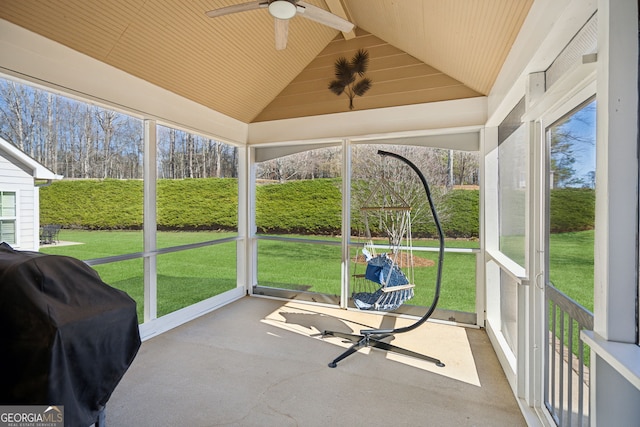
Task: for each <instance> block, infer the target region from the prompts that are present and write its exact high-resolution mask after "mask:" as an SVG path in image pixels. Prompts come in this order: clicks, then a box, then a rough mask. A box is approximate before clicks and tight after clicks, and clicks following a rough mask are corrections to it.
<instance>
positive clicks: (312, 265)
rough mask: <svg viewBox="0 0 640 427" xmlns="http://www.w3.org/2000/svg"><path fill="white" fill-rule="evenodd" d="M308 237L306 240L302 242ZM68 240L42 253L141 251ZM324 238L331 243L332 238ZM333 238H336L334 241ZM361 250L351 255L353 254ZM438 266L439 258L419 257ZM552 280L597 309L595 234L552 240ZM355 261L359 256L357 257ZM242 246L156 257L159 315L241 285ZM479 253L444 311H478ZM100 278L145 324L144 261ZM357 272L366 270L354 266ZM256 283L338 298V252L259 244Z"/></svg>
mask: <svg viewBox="0 0 640 427" xmlns="http://www.w3.org/2000/svg"><path fill="white" fill-rule="evenodd" d="M233 235H234V234H233V233H220V232H205V231H201V232H158V233H157V242H158V247H160V248H165V247H171V246H179V245H184V244H188V243H196V242H203V241H209V240H216V239H221V238H224V237H229V236H233ZM296 237H302V236H296ZM60 239H61V240H63V241H72V242H80V243H82V244H79V245H71V246H49V247H45V248H42V249H41V250H42V252H46V253H50V254H59V255H68V256H72V257H75V258H79V259H83V260H89V259H95V258H102V257H107V256H114V255H122V254H128V253H135V252H142V232H141V231H81V230H66V229H63V230H61V232H60ZM320 240H330V239H329V238H327V237H323V238H320ZM334 240H335V239H334ZM437 244H438V243H437V241H433V240H418V241H414V246H432V247H437ZM446 247H448V248H454V247H467V248H469V247H477V242H474V241H467V240H448V241H447V242H446ZM355 250H356V249H355V248H354V249H353V252H354V253H355ZM415 255H416V256H420V257H424V258H428V259H431V260H433V261H434V263H435V262H437V255H438V254H437V252H416V253H415ZM551 255H552V260H551V279H552V281H553V283H554V285H555V286H556V287H558V288H559V289H560V290H562V291H563V292H565V293H567V294H568V295H569V296H571V297H572V298H574V299H575V300H576V301H578V302H579V303H580V304H582V305H584V306H585V307H587V308H588V309H589V310H593V232H590V231H586V232H577V233H562V234H554V235H552V236H551ZM352 259H353V257H352ZM235 264H236V244H235V242H227V243H223V244H218V245H213V246H207V247H204V248H198V249H191V250H188V251H181V252H174V253H169V254H164V255H160V256H159V257H158V315H163V314H167V313H170V312H172V311H175V310H177V309H180V308H182V307H186V306H188V305H191V304H194V303H196V302H198V301H201V300H203V299H206V298H208V297H211V296H214V295H217V294H219V293H222V292H224V291H226V290H228V289H232V288H233V287H235V284H236V271H235ZM475 267H476V260H475V254H461V253H446V254H445V258H444V265H443V277H442V291H441V296H440V302H439V305H438V306H439V307H440V308H444V309H449V310H458V311H465V312H475V298H476V292H475ZM94 268H95V269H96V270H97V271H98V273H99V274H100V276H101V277H102V279H103V280H104V281H105V282H106V283H109V284H110V285H112V286H114V287H117V288H119V289H122V290H124V291H125V292H127V293H128V294H129V295H131V297H132V298H134V299H135V300H136V301H137V302H138V310H139V313H138V314H139V316H140V319H141V321H142V303H143V295H144V291H143V290H144V281H143V263H142V259H134V260H128V261H120V262H115V263H109V264H103V265H97V266H95V267H94ZM351 268H352V271H353V270H354V269H355V270H357V269H361V270H363V267H362V266H355V265H354V264H353V263H352V265H351ZM435 276H436V267H435V266H434V267H421V268H416V270H415V282H416V292H415V293H416V296H415V297H414V298H413V299H412V300H411V302H410V304H412V305H424V306H426V305H429V304H430V303H431V300H432V298H433V293H434V288H435ZM258 283H259V284H260V285H261V286H266V287H276V288H284V289H302V290H307V291H310V292H319V293H325V294H330V295H337V294H338V293H339V292H340V246H333V245H317V244H308V243H298V242H282V241H272V240H260V241H259V243H258Z"/></svg>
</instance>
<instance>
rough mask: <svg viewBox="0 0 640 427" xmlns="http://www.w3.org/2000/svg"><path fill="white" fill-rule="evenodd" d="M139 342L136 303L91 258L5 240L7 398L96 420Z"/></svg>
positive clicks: (1, 289)
mask: <svg viewBox="0 0 640 427" xmlns="http://www.w3.org/2000/svg"><path fill="white" fill-rule="evenodd" d="M139 348H140V333H139V330H138V318H137V315H136V303H135V301H134V300H133V299H131V298H130V297H129V296H128V295H127V294H126V293H124V292H122V291H120V290H118V289H115V288H112V287H110V286H109V285H107V284H105V283H104V282H103V281H102V280H100V277H99V276H98V274H97V273H96V271H95V270H93V269H92V268H91V267H89V266H88V265H86V264H85V263H84V262H82V261H80V260H77V259H74V258H70V257H65V256H58V255H46V254H43V253H39V252H21V251H15V250H13V249H12V248H11V247H10V246H9V245H7V244H6V243H2V244H0V372H1V373H0V404H5V405H6V404H14V405H64V416H65V425H66V426H89V425H91V424H93V423H94V422H95V421H96V419H97V417H98V414H99V411H100V410H101V409H102V408H103V407H104V405H105V404H106V403H107V400H108V399H109V397H110V396H111V393H112V392H113V390H114V389H115V387H116V385H117V384H118V383H119V382H120V379H121V378H122V376H123V375H124V373H125V372H126V370H127V369H128V368H129V366H130V365H131V363H132V362H133V359H134V357H135V355H136V353H137V352H138V349H139Z"/></svg>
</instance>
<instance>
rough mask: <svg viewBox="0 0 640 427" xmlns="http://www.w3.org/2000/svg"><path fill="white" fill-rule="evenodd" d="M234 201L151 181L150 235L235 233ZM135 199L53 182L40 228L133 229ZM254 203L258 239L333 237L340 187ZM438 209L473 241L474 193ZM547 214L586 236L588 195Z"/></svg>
mask: <svg viewBox="0 0 640 427" xmlns="http://www.w3.org/2000/svg"><path fill="white" fill-rule="evenodd" d="M237 193H238V183H237V180H236V179H231V178H207V179H185V180H159V181H158V186H157V197H158V213H157V221H158V228H159V229H161V230H235V229H237V216H236V211H237V206H238V196H237ZM142 196H143V183H142V181H139V180H112V179H107V180H70V181H66V180H64V181H59V182H54V183H53V184H51V185H50V186H48V187H44V188H41V189H40V222H41V223H42V224H60V225H62V226H63V227H65V228H83V229H92V230H107V229H108V230H116V229H121V230H122V229H125V230H127V229H129V230H136V229H141V228H142V225H143V215H142ZM256 198H257V210H256V222H257V227H258V231H260V232H262V233H295V234H316V235H338V234H340V231H341V226H340V223H341V180H340V179H314V180H304V181H290V182H288V183H285V184H266V185H260V186H258V187H257V189H256ZM442 203H443V206H441V207H439V209H441V210H442V212H443V215H441V218H440V219H441V221H442V225H443V229H444V232H445V235H446V236H447V237H450V238H477V237H478V210H479V193H478V191H477V190H453V191H450V192H449V193H448V194H447V195H446V196H445V197H444V198H443V202H442ZM551 207H552V212H551V218H552V221H553V222H552V224H551V231H552V232H563V231H579V230H588V229H591V228H593V212H594V207H595V193H594V191H593V190H588V189H587V190H584V189H556V190H552V191H551ZM354 218H355V213H354ZM413 228H414V229H413V235H414V237H433V236H435V228H434V226H433V221H431V220H430V219H427V220H423V221H420V220H416V221H414V227H413Z"/></svg>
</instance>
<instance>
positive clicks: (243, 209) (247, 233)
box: [237, 147, 258, 295]
mask: <svg viewBox="0 0 640 427" xmlns="http://www.w3.org/2000/svg"><path fill="white" fill-rule="evenodd" d="M238 150H240V154H241V155H240V159H241V163H240V164H241V167H240V171H239V175H238V176H239V179H238V233H239V235H240V241H239V243H238V251H237V255H238V257H237V271H238V286H241V287H244V288H245V290H246V293H247V294H249V295H251V294H252V293H253V287H254V286H255V285H257V283H258V242H257V240H256V230H257V227H256V164H255V148H251V147H243V148H239V149H238Z"/></svg>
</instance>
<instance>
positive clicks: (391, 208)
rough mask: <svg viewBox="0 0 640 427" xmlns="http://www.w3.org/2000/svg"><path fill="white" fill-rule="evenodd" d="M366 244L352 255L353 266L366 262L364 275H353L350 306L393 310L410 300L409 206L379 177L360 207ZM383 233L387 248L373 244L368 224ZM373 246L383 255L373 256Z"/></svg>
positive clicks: (410, 250) (411, 286)
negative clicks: (380, 249)
mask: <svg viewBox="0 0 640 427" xmlns="http://www.w3.org/2000/svg"><path fill="white" fill-rule="evenodd" d="M360 212H361V214H362V219H363V223H364V228H365V236H366V238H367V243H366V244H365V245H364V247H363V248H362V250H361V251H359V252H358V253H357V254H356V259H355V265H356V268H357V267H358V264H359V261H364V262H366V270H365V272H364V273H358V272H357V271H356V272H355V273H354V276H353V277H354V281H353V289H354V292H353V294H352V298H353V303H354V304H355V306H356V307H357V308H359V309H360V310H376V311H393V310H396V309H397V308H398V307H400V306H401V305H402V304H403V303H404V302H405V301H407V300H409V299H411V298H413V295H414V294H413V292H414V287H415V285H414V284H413V265H414V263H413V250H412V241H411V206H410V205H409V204H408V203H407V202H406V201H405V200H404V199H403V198H402V197H401V196H400V195H399V194H398V193H397V192H396V191H395V190H394V189H393V188H392V187H391V185H390V184H389V182H388V181H387V180H386V179H385V178H384V177H383V178H382V180H381V181H380V183H379V184H378V186H377V187H376V188H375V189H374V190H373V191H372V192H371V194H370V195H369V197H368V198H367V200H366V201H365V202H364V205H363V207H361V208H360ZM372 219H373V220H375V221H377V223H378V231H379V232H381V233H386V235H387V237H388V240H389V244H388V246H381V245H378V246H376V245H375V244H374V243H373V238H372V232H371V227H370V222H372ZM377 247H382V248H384V249H385V250H386V252H384V253H381V254H378V255H376V249H377Z"/></svg>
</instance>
